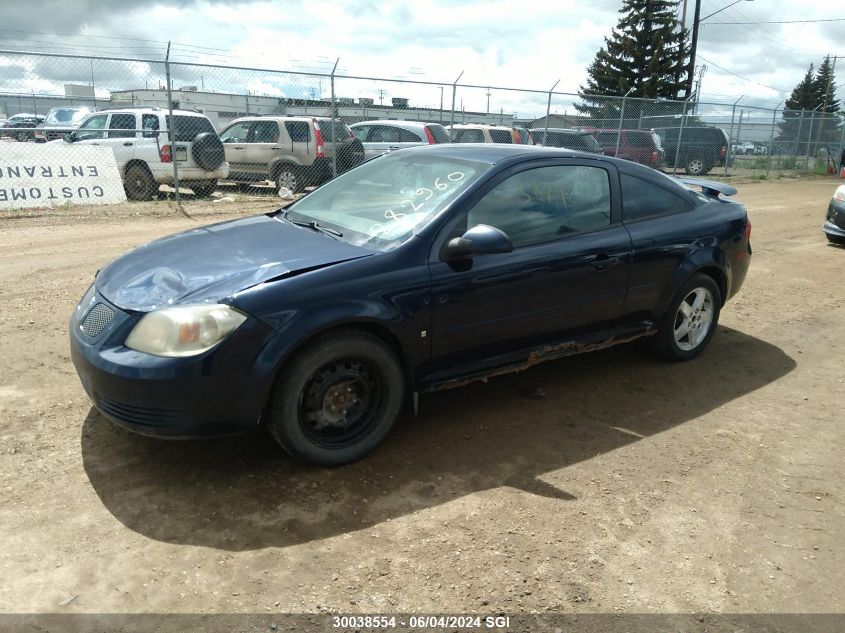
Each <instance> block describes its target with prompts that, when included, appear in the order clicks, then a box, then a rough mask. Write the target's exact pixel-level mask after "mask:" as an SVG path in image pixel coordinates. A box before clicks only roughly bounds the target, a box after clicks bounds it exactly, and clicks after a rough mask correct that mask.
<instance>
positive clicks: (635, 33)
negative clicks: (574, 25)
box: [575, 0, 687, 127]
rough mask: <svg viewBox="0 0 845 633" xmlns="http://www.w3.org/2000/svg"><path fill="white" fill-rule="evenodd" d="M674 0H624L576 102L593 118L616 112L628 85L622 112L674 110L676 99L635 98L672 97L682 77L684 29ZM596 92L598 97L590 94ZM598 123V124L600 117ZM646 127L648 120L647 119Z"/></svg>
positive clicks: (631, 115)
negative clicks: (617, 17)
mask: <svg viewBox="0 0 845 633" xmlns="http://www.w3.org/2000/svg"><path fill="white" fill-rule="evenodd" d="M677 8H678V0H624V1H623V3H622V8H621V9H620V11H619V14H620V17H619V22H618V23H617V25H616V28H615V29H613V31H612V32H611V35H610V37H609V38H607V37H606V38H605V40H604V46H602V48H601V49H599V51H598V53H596V57H595V59H594V61H593V63H592V64H590V66H589V68H588V69H587V82H586V85H583V86H581V93H582V94H583V96H582V100H583V101H582V103H579V104H576V106H575V107H576V108H577V109H578V110H579V111H580V112H583V113H585V114H589V115H590V116H591V117H592V118H594V119H599V120H601V119H610V120H612V119H613V118H616V119H617V120H618V118H619V109H620V107H621V103H620V100H619V99H602V98H601V97H607V96H614V97H620V96H622V95H624V94H625V93H627V92H628V91H629V90H630V89H632V88H633V91H632V92H631V94H630V97H631V100H629V101H627V102H626V106H625V118H626V119H629V118H630V119H632V120H634V121H635V123H634V124H635V125H636V121H638V120H639V118H640V116H641V115H649V114H654V110H655V108H656V107H659V109H660V110H661V112H660V113H661V114H668V115H671V114H675V113H676V111H677V112H678V113H679V112H680V109H679V108H680V107H681V106H679V105H677V104H668V103H666V102H665V101H660V102H658V103H648V102H639V101H636V99H635V98H640V99H654V100H658V99H660V100H665V99H677V98H678V97H679V95H680V94H681V93H683V92H684V89H685V87H686V79H687V66H686V62H687V32H686V31H685V30H682V29H681V26H680V23H679V22H678V20H677V18H676V17H675V16H676V13H677ZM596 97H599V98H596ZM597 124H598V125H599V126H602V127H604V125H603V124H602V123H601V121H597ZM648 126H649V127H651V124H650V122H649V125H648Z"/></svg>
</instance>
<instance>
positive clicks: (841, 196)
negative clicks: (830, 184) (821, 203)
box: [833, 185, 845, 202]
mask: <svg viewBox="0 0 845 633" xmlns="http://www.w3.org/2000/svg"><path fill="white" fill-rule="evenodd" d="M833 199H834V200H839V202H845V185H839V186H838V187H837V188H836V193H834V194H833Z"/></svg>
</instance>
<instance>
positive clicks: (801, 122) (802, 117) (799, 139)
mask: <svg viewBox="0 0 845 633" xmlns="http://www.w3.org/2000/svg"><path fill="white" fill-rule="evenodd" d="M803 124H804V110H801V116H800V117H799V118H798V135H797V137H796V139H795V151H793V152H792V153H793V154H794V155H795V157H796V158H797V157H798V149H799V146H800V144H801V127H802V125H803Z"/></svg>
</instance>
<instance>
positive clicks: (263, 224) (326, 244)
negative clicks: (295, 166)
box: [96, 215, 372, 312]
mask: <svg viewBox="0 0 845 633" xmlns="http://www.w3.org/2000/svg"><path fill="white" fill-rule="evenodd" d="M371 254H372V251H368V250H366V249H363V248H360V247H358V246H353V245H351V244H347V243H346V242H341V241H338V240H335V239H333V238H331V237H328V236H327V235H325V234H322V233H318V232H317V231H314V230H312V229H307V228H301V227H297V226H294V225H293V224H290V223H288V222H285V221H282V220H277V219H275V218H273V217H270V216H266V215H261V216H256V217H250V218H244V219H241V220H234V221H231V222H223V223H221V224H213V225H211V226H206V227H203V228H199V229H193V230H190V231H186V232H184V233H179V234H176V235H171V236H170V237H165V238H163V239H160V240H157V241H155V242H150V243H149V244H145V245H143V246H141V247H139V248H136V249H135V250H133V251H130V252H128V253H126V254H125V255H123V256H121V257H119V258H118V259H116V260H114V261H113V262H111V263H110V264H108V265H107V266H106V267H105V268H103V269H102V270H101V271H100V272H99V274H98V275H97V280H96V286H97V290H98V291H99V292H100V294H101V295H102V296H104V297H105V298H106V299H108V300H109V301H111V302H112V303H113V304H114V305H116V306H118V307H119V308H122V309H124V310H129V311H138V312H148V311H150V310H155V309H157V308H161V307H164V306H168V305H174V304H180V303H182V304H184V303H206V302H219V301H222V300H223V299H225V298H227V297H230V296H232V295H233V294H235V293H237V292H239V291H241V290H245V289H246V288H250V287H252V286H255V285H257V284H260V283H263V282H266V281H270V280H271V279H276V278H279V277H284V276H289V275H294V274H297V273H299V272H304V271H307V270H315V269H317V268H322V267H325V266H330V265H332V264H336V263H339V262H342V261H347V260H350V259H357V258H359V257H366V256H368V255H371Z"/></svg>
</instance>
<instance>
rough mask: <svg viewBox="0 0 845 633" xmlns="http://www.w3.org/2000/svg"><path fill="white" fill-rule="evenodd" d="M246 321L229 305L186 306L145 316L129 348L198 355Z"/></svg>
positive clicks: (132, 335)
mask: <svg viewBox="0 0 845 633" xmlns="http://www.w3.org/2000/svg"><path fill="white" fill-rule="evenodd" d="M244 321H246V317H245V316H244V315H243V314H241V313H240V312H238V311H237V310H235V309H234V308H231V307H230V306H227V305H222V304H217V305H186V306H179V307H177V308H165V309H164V310H156V311H155V312H149V313H147V314H145V315H144V317H143V318H142V319H141V321H140V322H139V323H138V325H136V326H135V327H134V328H133V329H132V332H130V333H129V336H128V337H127V338H126V343H125V345H126V347H129V348H131V349H134V350H137V351H139V352H146V353H147V354H153V355H154V356H168V357H180V356H196V355H197V354H202V353H203V352H205V351H206V350H209V349H211V348H212V347H214V346H215V345H217V344H218V343H219V342H220V341H222V340H223V339H224V338H226V337H227V336H229V334H231V333H232V332H234V331H235V330H236V329H237V328H238V327H239V326H240V325H241V323H243V322H244Z"/></svg>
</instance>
